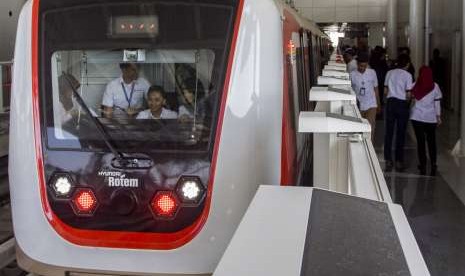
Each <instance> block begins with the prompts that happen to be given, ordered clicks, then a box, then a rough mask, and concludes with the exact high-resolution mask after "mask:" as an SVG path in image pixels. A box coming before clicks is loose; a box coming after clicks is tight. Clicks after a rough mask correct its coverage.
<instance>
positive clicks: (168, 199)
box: [150, 191, 179, 219]
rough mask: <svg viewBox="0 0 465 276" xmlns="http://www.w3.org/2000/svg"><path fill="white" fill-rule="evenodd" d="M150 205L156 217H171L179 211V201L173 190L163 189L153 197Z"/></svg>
mask: <svg viewBox="0 0 465 276" xmlns="http://www.w3.org/2000/svg"><path fill="white" fill-rule="evenodd" d="M150 207H151V209H152V211H153V213H154V214H155V216H156V217H159V218H167V219H170V218H173V217H174V215H175V214H176V212H177V211H178V208H179V203H178V200H177V198H176V195H175V194H174V193H173V192H171V191H161V192H158V193H157V194H156V195H155V196H154V197H153V199H152V201H151V202H150Z"/></svg>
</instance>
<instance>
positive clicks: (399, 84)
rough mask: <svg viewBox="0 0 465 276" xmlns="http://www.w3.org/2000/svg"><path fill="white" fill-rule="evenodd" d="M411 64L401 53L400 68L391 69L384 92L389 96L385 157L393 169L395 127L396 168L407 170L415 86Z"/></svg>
mask: <svg viewBox="0 0 465 276" xmlns="http://www.w3.org/2000/svg"><path fill="white" fill-rule="evenodd" d="M409 66H410V57H409V56H407V55H400V56H399V58H398V68H397V69H394V70H391V71H389V72H388V73H387V75H386V80H385V83H384V85H385V88H384V93H385V95H386V97H387V103H386V112H385V114H386V115H385V116H386V131H385V137H384V159H385V160H386V170H387V171H390V170H392V167H393V166H394V163H393V158H392V139H393V136H394V129H395V130H396V155H395V161H396V164H395V165H396V169H397V170H398V171H403V170H405V165H404V144H405V133H406V131H407V124H408V119H409V103H410V98H411V95H410V94H411V93H410V91H411V90H412V88H413V78H412V75H411V74H410V73H409V72H407V69H408V68H409Z"/></svg>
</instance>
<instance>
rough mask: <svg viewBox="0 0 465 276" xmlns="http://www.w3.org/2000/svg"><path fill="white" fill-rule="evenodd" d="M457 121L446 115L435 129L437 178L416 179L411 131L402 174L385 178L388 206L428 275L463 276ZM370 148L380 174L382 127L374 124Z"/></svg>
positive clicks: (463, 207)
mask: <svg viewBox="0 0 465 276" xmlns="http://www.w3.org/2000/svg"><path fill="white" fill-rule="evenodd" d="M459 123H460V121H459V119H458V116H457V115H454V114H452V113H448V114H446V115H445V117H444V122H443V124H442V125H441V126H440V127H439V128H438V131H437V141H438V174H437V176H436V177H430V176H422V175H419V173H418V169H417V165H418V162H417V152H416V141H415V136H414V133H413V129H412V127H411V125H409V131H408V134H407V139H406V147H405V151H406V152H405V157H406V160H405V163H406V165H407V166H408V168H407V170H405V171H404V172H402V173H399V172H396V171H395V170H393V171H392V172H385V178H386V182H387V185H388V187H389V189H390V192H391V197H392V200H393V201H394V202H395V203H397V204H400V205H402V207H403V208H404V211H405V214H406V215H407V218H408V220H409V223H410V225H411V227H412V230H413V232H414V235H415V238H416V240H417V242H418V245H419V247H420V250H421V251H422V254H423V257H424V259H425V261H426V264H427V266H428V268H429V270H430V273H431V275H434V276H435V275H438V276H439V275H441V276H443V275H454V276H457V275H465V158H463V159H456V158H454V157H453V156H452V155H451V150H452V149H453V148H454V145H455V144H456V142H457V140H458V138H459V131H460V126H459ZM376 131H377V132H376V138H375V141H374V146H375V148H376V152H377V154H378V158H379V161H380V163H381V166H382V167H383V168H384V158H383V140H384V139H383V136H384V121H383V120H378V121H377V129H376Z"/></svg>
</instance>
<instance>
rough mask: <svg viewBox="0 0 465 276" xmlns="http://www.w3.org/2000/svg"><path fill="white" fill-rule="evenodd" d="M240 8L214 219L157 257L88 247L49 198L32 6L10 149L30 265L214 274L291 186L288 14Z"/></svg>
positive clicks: (249, 5) (20, 233)
mask: <svg viewBox="0 0 465 276" xmlns="http://www.w3.org/2000/svg"><path fill="white" fill-rule="evenodd" d="M35 4H36V3H35ZM240 5H243V8H242V13H241V14H239V15H238V18H240V24H239V25H238V26H239V29H238V30H237V31H238V34H237V39H234V40H233V41H235V47H236V49H235V53H234V56H233V58H232V59H230V60H231V61H233V62H232V68H230V69H228V70H230V76H229V80H226V83H227V82H228V81H229V85H228V86H227V91H226V93H225V95H223V97H226V99H224V100H225V101H224V106H223V112H220V116H222V117H221V118H220V119H219V120H220V121H221V120H222V124H221V122H220V124H219V125H220V127H219V129H218V132H219V133H218V134H217V141H215V142H216V143H219V145H218V146H217V148H216V150H217V153H216V160H213V165H212V172H211V175H212V176H211V177H212V179H213V182H212V184H213V185H212V186H211V203H210V206H209V210H208V217H207V219H206V221H205V223H204V225H203V226H202V227H201V228H200V230H199V231H198V233H197V234H196V235H194V236H193V237H192V239H190V240H188V241H187V242H185V243H184V244H182V245H181V246H178V247H176V248H173V249H169V250H157V249H147V248H145V249H137V248H132V249H126V248H111V247H108V246H103V247H100V246H99V244H98V243H96V244H95V245H93V246H88V245H79V244H76V243H74V242H72V241H69V240H67V239H66V237H63V236H62V235H61V234H60V233H58V232H57V231H56V229H55V228H54V224H53V220H54V219H56V217H54V213H53V211H52V210H51V209H50V206H48V204H49V203H48V202H47V200H45V201H44V199H43V198H41V190H40V183H41V181H44V180H43V179H40V178H41V177H43V175H44V172H40V171H39V169H40V166H38V160H41V161H42V162H43V159H42V158H43V156H40V153H39V152H38V151H37V150H38V148H39V147H40V144H41V142H40V141H36V140H35V138H36V137H41V136H40V135H38V136H37V135H36V134H37V133H34V130H35V127H36V126H35V125H34V124H33V122H34V120H35V119H36V118H35V116H37V114H38V113H37V114H34V113H33V110H34V104H33V100H34V99H33V97H32V94H33V93H32V91H33V76H31V73H30V72H32V71H33V68H32V67H33V66H34V64H33V63H32V60H33V56H32V55H33V54H32V51H33V49H35V50H37V49H36V48H34V47H33V45H32V44H33V41H32V40H31V34H32V33H33V27H34V23H33V21H32V20H33V16H32V14H33V12H34V11H33V7H34V3H33V1H32V0H31V1H29V2H27V4H26V5H25V7H24V9H23V11H22V13H21V18H20V21H19V26H18V34H19V36H18V38H17V42H16V50H15V51H16V53H17V56H16V63H15V72H14V79H13V89H14V93H13V100H12V114H11V120H12V121H11V123H12V124H11V146H10V147H11V148H10V179H11V200H12V209H13V217H14V229H15V235H16V240H17V245H18V247H19V250H20V252H21V254H19V255H18V261H19V263H20V264H21V265H23V266H24V267H25V268H26V269H28V270H30V271H33V272H36V273H39V274H47V275H64V273H65V272H67V271H86V272H99V273H117V274H128V275H129V274H139V275H147V274H153V275H156V274H173V275H175V274H204V273H207V274H208V273H211V272H212V271H213V270H214V268H215V267H216V265H217V263H218V261H219V259H220V258H221V256H222V254H223V252H224V250H225V249H226V246H227V245H228V243H229V241H230V239H231V237H232V235H233V233H234V231H235V229H236V227H237V225H238V223H239V221H240V220H241V218H242V216H243V214H244V212H245V210H246V209H247V207H248V205H249V203H250V201H251V199H252V197H253V195H254V194H255V191H256V189H257V188H258V186H259V185H261V184H279V183H281V182H282V181H281V180H282V171H281V169H282V164H281V155H282V152H283V151H282V146H281V145H282V137H283V133H282V130H283V122H282V120H283V116H284V115H285V114H284V113H283V112H286V111H287V110H288V109H286V107H285V106H284V105H283V101H282V99H283V93H285V92H283V87H284V88H285V84H284V80H283V74H284V70H286V69H285V62H286V59H287V57H286V56H285V53H284V54H283V47H286V46H285V45H286V42H285V41H284V39H283V34H282V32H281V31H280V30H282V28H283V22H282V13H283V10H282V6H281V5H277V2H274V1H254V0H244V1H243V4H240ZM36 27H37V26H36ZM270 30H273V31H270ZM284 49H285V48H284ZM222 101H223V100H222ZM35 111H36V112H39V110H35ZM36 131H37V129H36ZM215 162H216V164H215ZM288 184H293V183H288ZM121 238H122V239H124V238H125V237H124V235H122V236H121ZM200 252H201V253H200Z"/></svg>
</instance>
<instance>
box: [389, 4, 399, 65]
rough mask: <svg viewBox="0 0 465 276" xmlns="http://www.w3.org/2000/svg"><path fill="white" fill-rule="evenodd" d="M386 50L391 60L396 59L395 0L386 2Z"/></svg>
mask: <svg viewBox="0 0 465 276" xmlns="http://www.w3.org/2000/svg"><path fill="white" fill-rule="evenodd" d="M387 48H388V54H389V57H390V58H391V59H396V58H397V0H389V1H388V15H387Z"/></svg>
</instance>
